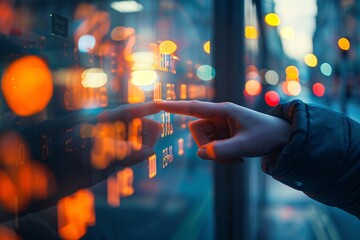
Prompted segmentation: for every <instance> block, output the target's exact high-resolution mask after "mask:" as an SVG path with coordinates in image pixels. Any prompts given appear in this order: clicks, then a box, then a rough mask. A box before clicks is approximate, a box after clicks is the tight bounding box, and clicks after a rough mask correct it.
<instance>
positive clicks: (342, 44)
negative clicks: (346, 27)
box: [338, 38, 350, 51]
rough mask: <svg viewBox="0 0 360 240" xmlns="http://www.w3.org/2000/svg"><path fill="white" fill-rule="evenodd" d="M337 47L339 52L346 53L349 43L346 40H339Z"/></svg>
mask: <svg viewBox="0 0 360 240" xmlns="http://www.w3.org/2000/svg"><path fill="white" fill-rule="evenodd" d="M338 46H339V48H340V49H341V50H344V51H347V50H349V49H350V41H349V40H348V39H347V38H340V39H339V40H338Z"/></svg>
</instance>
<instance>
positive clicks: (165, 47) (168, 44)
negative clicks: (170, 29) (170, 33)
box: [159, 40, 177, 54]
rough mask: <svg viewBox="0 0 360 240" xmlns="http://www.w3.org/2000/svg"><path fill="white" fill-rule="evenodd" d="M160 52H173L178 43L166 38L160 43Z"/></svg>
mask: <svg viewBox="0 0 360 240" xmlns="http://www.w3.org/2000/svg"><path fill="white" fill-rule="evenodd" d="M159 49H160V54H172V53H174V52H175V51H176V49H177V46H176V43H174V42H173V41H170V40H165V41H162V42H161V43H160V46H159Z"/></svg>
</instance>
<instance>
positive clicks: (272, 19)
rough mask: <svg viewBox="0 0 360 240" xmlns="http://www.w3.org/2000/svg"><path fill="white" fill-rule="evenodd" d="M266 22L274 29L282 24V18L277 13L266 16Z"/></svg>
mask: <svg viewBox="0 0 360 240" xmlns="http://www.w3.org/2000/svg"><path fill="white" fill-rule="evenodd" d="M265 22H266V23H267V24H268V25H269V26H272V27H276V26H278V25H279V24H280V18H279V16H278V15H277V14H275V13H268V14H266V16H265Z"/></svg>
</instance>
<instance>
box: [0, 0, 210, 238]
mask: <svg viewBox="0 0 360 240" xmlns="http://www.w3.org/2000/svg"><path fill="white" fill-rule="evenodd" d="M0 7H1V12H2V14H1V16H0V32H1V37H0V41H1V44H0V49H1V52H2V54H1V57H0V60H1V66H0V67H1V72H2V81H1V83H2V88H1V89H2V91H1V96H0V97H1V98H0V101H1V109H0V110H1V111H0V121H1V127H0V130H1V135H0V161H1V162H0V186H1V190H0V206H1V211H0V217H1V221H2V222H6V223H5V225H4V226H5V227H3V228H0V235H5V234H10V235H11V234H17V235H19V236H20V237H22V238H24V239H25V238H32V239H39V238H44V239H52V238H54V237H55V236H60V237H62V238H68V239H70V238H71V239H78V238H84V239H104V238H109V239H120V238H122V239H174V240H176V239H213V232H214V229H213V198H212V192H213V184H212V167H211V166H212V165H211V163H209V162H207V161H200V160H199V159H197V156H196V154H195V153H196V149H197V146H196V144H195V142H194V141H193V139H192V137H191V135H190V133H189V130H188V124H189V122H190V121H192V120H193V119H192V118H190V117H184V116H181V115H173V114H169V113H165V112H162V111H161V112H159V111H158V108H157V104H156V102H157V101H160V100H191V99H198V100H211V99H212V97H213V95H214V89H213V87H212V82H213V78H214V77H215V71H214V70H213V68H212V66H211V61H210V51H211V50H210V41H211V34H212V29H211V28H212V15H211V13H212V1H210V0H192V1H190V0H189V1H177V0H161V1H142V0H140V1H108V0H106V1H104V0H102V1H100V0H99V1H70V0H63V1H55V0H54V1H42V0H31V1H21V0H14V1H12V0H0ZM26 214H29V215H27V217H25V215H26Z"/></svg>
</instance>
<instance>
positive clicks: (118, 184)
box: [107, 168, 134, 207]
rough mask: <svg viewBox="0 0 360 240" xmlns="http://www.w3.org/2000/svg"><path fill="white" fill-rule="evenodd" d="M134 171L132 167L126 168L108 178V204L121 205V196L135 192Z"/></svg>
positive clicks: (112, 205)
mask: <svg viewBox="0 0 360 240" xmlns="http://www.w3.org/2000/svg"><path fill="white" fill-rule="evenodd" d="M133 181H134V172H133V170H132V169H131V168H125V169H124V170H122V171H119V172H117V173H116V175H115V176H111V177H109V178H108V180H107V191H108V195H107V196H108V204H109V206H111V207H119V206H120V197H128V196H130V195H132V194H133V193H134V188H133Z"/></svg>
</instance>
